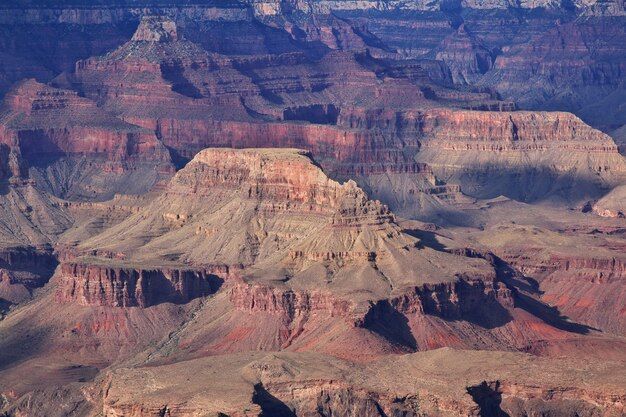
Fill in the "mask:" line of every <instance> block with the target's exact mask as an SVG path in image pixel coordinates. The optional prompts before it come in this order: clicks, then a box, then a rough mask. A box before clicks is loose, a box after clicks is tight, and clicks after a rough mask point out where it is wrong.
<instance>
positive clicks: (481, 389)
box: [467, 381, 509, 417]
mask: <svg viewBox="0 0 626 417" xmlns="http://www.w3.org/2000/svg"><path fill="white" fill-rule="evenodd" d="M499 388H500V383H499V382H498V381H496V382H494V383H491V384H488V383H487V382H486V381H483V382H482V383H480V384H479V385H475V386H473V387H468V388H467V393H468V394H469V395H471V397H472V400H474V402H475V403H476V404H478V407H479V408H480V416H481V417H509V414H507V413H506V412H505V411H504V410H502V408H501V407H500V405H501V404H502V394H500V392H499V391H498V390H499Z"/></svg>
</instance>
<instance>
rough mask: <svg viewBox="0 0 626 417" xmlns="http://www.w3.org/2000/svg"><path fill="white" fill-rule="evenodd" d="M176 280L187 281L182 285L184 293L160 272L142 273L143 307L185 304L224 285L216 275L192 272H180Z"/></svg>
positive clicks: (214, 291)
mask: <svg viewBox="0 0 626 417" xmlns="http://www.w3.org/2000/svg"><path fill="white" fill-rule="evenodd" d="M178 279H180V280H185V281H187V282H185V283H184V284H183V285H182V288H184V292H183V291H181V290H180V289H179V288H177V286H176V285H175V284H176V283H175V282H173V281H171V280H170V279H168V278H167V277H166V276H165V275H164V274H163V273H162V272H161V271H143V279H142V280H141V285H142V287H143V288H142V292H143V294H144V297H145V298H144V300H143V303H144V304H145V305H144V306H145V307H148V306H153V305H157V304H162V303H173V304H186V303H188V302H189V301H191V300H193V299H196V298H200V297H206V296H208V295H211V294H215V293H216V292H217V291H219V289H220V288H221V287H222V284H223V283H224V279H222V278H220V277H219V276H217V275H214V274H203V273H201V272H197V273H194V271H181V272H180V273H179V275H178ZM137 301H140V300H137Z"/></svg>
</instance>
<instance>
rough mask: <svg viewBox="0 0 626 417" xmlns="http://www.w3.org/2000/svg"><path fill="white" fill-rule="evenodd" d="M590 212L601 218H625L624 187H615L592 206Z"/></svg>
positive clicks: (625, 188)
mask: <svg viewBox="0 0 626 417" xmlns="http://www.w3.org/2000/svg"><path fill="white" fill-rule="evenodd" d="M591 210H592V211H593V212H594V213H596V214H597V215H599V216H602V217H620V218H621V217H624V216H626V186H623V185H620V186H618V187H615V188H614V189H613V190H611V192H609V193H608V194H607V195H605V196H604V197H602V198H601V199H600V200H598V201H597V202H596V203H595V204H593V205H592V206H591Z"/></svg>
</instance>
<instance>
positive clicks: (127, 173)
mask: <svg viewBox="0 0 626 417" xmlns="http://www.w3.org/2000/svg"><path fill="white" fill-rule="evenodd" d="M0 117H1V120H2V123H1V127H0V132H1V133H0V136H1V139H0V140H1V141H2V143H4V144H6V145H8V146H10V147H11V148H12V149H14V150H15V152H17V153H19V155H20V156H21V158H22V161H23V162H24V165H25V169H30V171H31V172H30V174H29V175H30V176H31V177H32V178H34V179H36V180H38V182H39V185H40V186H43V187H45V188H48V190H49V191H51V192H53V193H55V194H57V195H59V196H62V197H68V198H79V199H91V198H94V197H95V198H106V197H107V196H112V193H114V192H115V191H116V190H118V189H120V188H119V187H123V186H124V185H125V184H126V185H127V186H128V188H126V191H127V192H128V191H133V190H134V189H135V190H136V191H140V190H143V191H146V190H147V189H149V187H150V186H151V185H153V184H154V183H155V182H156V181H157V180H158V178H159V176H167V175H171V173H172V172H173V166H172V165H171V162H170V156H169V153H168V151H167V149H166V148H165V147H164V146H163V144H162V143H161V142H160V141H159V140H158V139H157V138H156V137H155V136H154V134H153V133H151V132H150V131H147V130H145V129H142V128H140V127H138V126H133V125H130V124H128V123H125V122H123V121H122V120H120V119H117V118H115V117H113V116H111V115H109V114H107V113H105V112H103V111H102V110H100V109H99V108H97V107H96V105H95V103H93V102H92V101H90V100H87V99H84V98H81V97H79V96H78V95H77V93H75V92H72V91H66V90H60V89H55V88H51V87H48V86H46V85H43V84H40V83H37V82H35V81H33V80H30V81H25V82H23V83H20V84H18V85H17V86H16V87H15V88H14V89H13V90H11V92H9V94H7V96H6V97H5V100H4V105H3V108H2V116H0ZM95 171H100V172H101V173H102V174H101V175H100V176H94V175H93V174H94V172H95ZM142 176H143V177H145V178H144V179H143V180H141V181H140V178H141V177H142ZM133 180H135V181H136V183H135V184H134V185H133V184H132V182H134V181H133ZM116 187H117V188H116Z"/></svg>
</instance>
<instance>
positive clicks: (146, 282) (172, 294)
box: [57, 264, 228, 307]
mask: <svg viewBox="0 0 626 417" xmlns="http://www.w3.org/2000/svg"><path fill="white" fill-rule="evenodd" d="M227 271H228V269H227V268H225V267H215V268H212V269H206V270H197V271H195V270H169V269H159V270H143V269H139V270H137V269H129V268H125V269H124V268H116V267H113V268H111V267H106V266H98V265H80V264H63V265H62V266H61V270H60V272H59V274H60V280H62V281H63V283H62V286H61V290H60V291H58V292H57V301H58V302H63V303H78V304H84V305H93V306H96V305H104V306H114V307H133V306H139V307H149V306H151V305H155V304H158V303H160V302H173V303H186V302H189V301H190V300H192V299H194V298H199V297H205V296H208V295H210V294H212V293H214V292H215V291H217V290H218V289H219V287H220V285H221V283H222V282H223V281H224V279H223V278H221V277H220V276H219V275H217V274H220V275H223V276H225V275H226V274H227Z"/></svg>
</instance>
